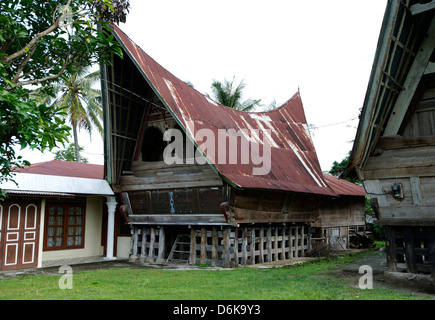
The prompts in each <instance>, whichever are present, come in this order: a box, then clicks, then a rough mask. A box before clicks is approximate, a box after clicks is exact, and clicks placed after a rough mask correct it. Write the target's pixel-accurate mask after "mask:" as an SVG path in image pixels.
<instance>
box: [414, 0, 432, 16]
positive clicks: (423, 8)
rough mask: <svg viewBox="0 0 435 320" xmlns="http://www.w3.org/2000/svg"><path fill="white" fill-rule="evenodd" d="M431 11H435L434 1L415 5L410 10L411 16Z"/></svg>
mask: <svg viewBox="0 0 435 320" xmlns="http://www.w3.org/2000/svg"><path fill="white" fill-rule="evenodd" d="M433 9H435V0H432V1H431V2H428V3H416V4H414V5H412V6H411V8H410V10H411V13H412V15H416V14H420V13H423V12H427V11H429V10H433Z"/></svg>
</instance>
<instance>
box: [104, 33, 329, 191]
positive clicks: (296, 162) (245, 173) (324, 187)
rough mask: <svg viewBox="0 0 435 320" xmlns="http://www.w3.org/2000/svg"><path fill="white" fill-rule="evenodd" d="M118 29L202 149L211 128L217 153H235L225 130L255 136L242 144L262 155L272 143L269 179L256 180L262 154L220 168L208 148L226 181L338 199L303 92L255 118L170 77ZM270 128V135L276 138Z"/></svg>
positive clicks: (134, 57)
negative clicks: (223, 140)
mask: <svg viewBox="0 0 435 320" xmlns="http://www.w3.org/2000/svg"><path fill="white" fill-rule="evenodd" d="M113 30H114V34H115V36H116V37H117V39H118V41H119V42H120V44H122V45H123V47H124V49H125V51H126V52H127V54H128V55H129V56H130V58H131V59H132V60H133V61H134V62H135V64H136V65H137V67H138V68H139V69H140V71H141V73H142V74H143V76H144V77H145V79H146V80H147V82H148V83H149V84H150V86H151V87H152V88H153V90H154V91H155V93H156V94H157V95H158V96H159V98H160V99H161V100H162V102H163V103H164V104H165V106H166V107H167V108H168V111H169V112H171V114H172V115H173V116H174V118H175V119H176V120H177V121H178V122H179V124H180V125H181V126H182V127H183V128H184V130H185V132H186V134H187V135H188V136H190V138H191V139H195V142H196V144H197V145H199V146H200V147H201V144H202V140H199V139H198V137H196V136H197V133H198V131H199V130H201V129H208V130H211V131H212V132H213V133H214V136H215V137H216V138H215V146H216V148H215V150H217V151H216V153H222V152H224V151H225V152H227V151H233V150H228V147H226V148H227V149H226V150H225V149H224V150H223V149H222V146H221V145H218V143H217V142H218V140H219V139H218V137H219V136H220V135H222V132H220V131H219V130H220V129H226V130H228V129H234V130H235V131H239V130H248V131H249V132H250V134H249V135H248V136H246V135H245V136H243V137H241V144H244V145H246V144H248V145H250V146H253V145H255V146H256V147H260V150H262V148H263V146H264V143H263V142H264V141H267V142H268V143H269V144H270V146H271V164H270V172H269V173H268V174H265V175H254V174H253V171H252V169H253V168H255V167H257V168H258V167H261V160H262V159H261V155H259V154H256V155H252V154H251V157H249V163H246V164H242V161H241V156H242V155H241V151H240V149H242V147H241V148H240V149H239V150H238V157H237V159H238V161H237V164H229V163H219V162H220V161H217V160H216V159H215V158H216V157H214V156H216V155H213V154H212V153H211V152H210V150H207V149H206V148H203V149H202V150H203V151H204V152H205V154H206V155H207V158H208V160H209V161H210V162H211V165H212V166H213V167H214V168H215V169H216V171H218V173H219V174H220V175H221V176H223V177H224V179H226V180H228V181H229V182H230V183H232V184H233V185H235V186H237V187H240V188H255V189H272V190H284V191H292V192H301V193H311V194H322V195H336V194H335V193H334V191H333V190H332V189H331V188H330V187H329V186H328V184H327V183H326V181H325V179H324V177H323V174H322V171H321V168H320V164H319V161H318V158H317V154H316V150H315V148H314V145H313V142H312V140H311V137H310V135H309V132H308V129H307V121H306V119H305V113H304V109H303V105H302V100H301V97H300V94H299V92H297V93H296V94H295V95H294V96H293V97H292V98H291V99H289V100H288V101H287V102H286V103H284V105H282V106H281V107H279V108H277V109H275V110H272V111H268V112H261V113H252V112H243V111H238V110H234V109H231V108H228V107H225V106H222V105H220V104H218V103H216V102H214V101H212V100H210V99H209V98H207V97H206V96H205V95H203V94H202V93H200V92H198V91H197V90H195V89H194V88H192V87H190V86H189V85H187V84H186V83H185V82H183V81H182V80H180V79H178V78H177V77H175V76H174V75H173V74H171V73H170V72H168V71H167V70H166V69H164V68H163V67H162V66H160V65H159V64H158V63H157V62H156V61H154V60H153V59H152V58H151V57H150V56H148V55H147V54H146V53H145V52H144V51H143V50H142V49H141V48H140V47H138V46H137V45H136V44H135V43H133V42H132V41H131V40H130V39H129V38H128V36H127V35H126V34H125V33H123V32H122V31H121V30H120V29H119V28H118V27H117V26H116V25H113ZM252 129H260V130H261V131H260V132H261V134H260V136H261V137H258V136H255V134H252V132H253V131H252ZM266 129H268V130H270V135H269V134H267V131H266ZM260 153H261V151H260ZM263 160H264V159H263ZM226 162H229V161H226ZM259 163H260V165H259Z"/></svg>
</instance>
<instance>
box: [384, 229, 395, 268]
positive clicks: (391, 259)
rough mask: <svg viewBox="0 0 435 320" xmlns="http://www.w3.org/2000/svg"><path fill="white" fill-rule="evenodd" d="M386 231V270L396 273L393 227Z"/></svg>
mask: <svg viewBox="0 0 435 320" xmlns="http://www.w3.org/2000/svg"><path fill="white" fill-rule="evenodd" d="M386 229H387V230H386V238H387V239H386V240H387V241H386V243H385V244H386V245H385V253H386V254H387V269H388V271H393V272H394V271H397V258H396V239H395V232H394V228H393V227H387V228H386Z"/></svg>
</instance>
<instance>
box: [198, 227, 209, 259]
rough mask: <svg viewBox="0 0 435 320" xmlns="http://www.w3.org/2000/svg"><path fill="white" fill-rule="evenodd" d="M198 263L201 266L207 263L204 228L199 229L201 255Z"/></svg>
mask: <svg viewBox="0 0 435 320" xmlns="http://www.w3.org/2000/svg"><path fill="white" fill-rule="evenodd" d="M199 261H200V263H201V264H206V262H207V233H206V230H205V227H201V253H200V259H199Z"/></svg>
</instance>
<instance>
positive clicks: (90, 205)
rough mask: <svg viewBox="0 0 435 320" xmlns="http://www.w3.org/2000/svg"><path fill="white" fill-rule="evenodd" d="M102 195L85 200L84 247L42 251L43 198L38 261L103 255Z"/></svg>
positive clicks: (43, 202) (39, 264) (39, 265)
mask: <svg viewBox="0 0 435 320" xmlns="http://www.w3.org/2000/svg"><path fill="white" fill-rule="evenodd" d="M104 201H105V198H104V197H88V198H87V200H86V222H85V247H84V248H82V249H70V250H54V251H43V249H42V248H43V242H44V218H45V200H43V201H42V205H41V225H40V226H41V227H40V238H39V239H40V240H39V263H38V267H41V266H42V265H43V263H44V262H46V261H50V260H59V259H71V258H82V257H83V258H84V257H92V256H100V255H103V246H102V245H101V230H102V221H103V216H102V215H103V203H104Z"/></svg>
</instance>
